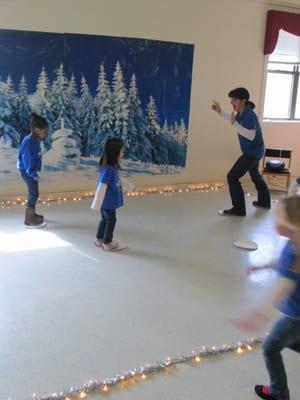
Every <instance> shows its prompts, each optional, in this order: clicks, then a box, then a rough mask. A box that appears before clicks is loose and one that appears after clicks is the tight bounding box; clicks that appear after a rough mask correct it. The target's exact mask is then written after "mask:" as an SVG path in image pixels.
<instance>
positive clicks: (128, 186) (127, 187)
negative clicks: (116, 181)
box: [121, 176, 135, 192]
mask: <svg viewBox="0 0 300 400" xmlns="http://www.w3.org/2000/svg"><path fill="white" fill-rule="evenodd" d="M121 182H122V188H123V191H125V192H133V191H134V189H135V185H134V183H132V182H131V181H130V180H129V179H126V178H124V177H123V176H122V177H121Z"/></svg>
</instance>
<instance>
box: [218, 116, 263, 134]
mask: <svg viewBox="0 0 300 400" xmlns="http://www.w3.org/2000/svg"><path fill="white" fill-rule="evenodd" d="M219 115H220V117H221V118H223V119H226V121H229V122H231V115H230V113H228V112H225V111H223V110H221V112H220V114H219ZM233 126H234V127H235V128H236V129H237V133H239V134H240V135H242V136H244V137H245V138H246V139H248V140H251V141H252V140H254V138H255V135H256V131H255V129H247V128H244V127H243V126H242V125H240V124H239V123H238V122H235V123H234V124H233Z"/></svg>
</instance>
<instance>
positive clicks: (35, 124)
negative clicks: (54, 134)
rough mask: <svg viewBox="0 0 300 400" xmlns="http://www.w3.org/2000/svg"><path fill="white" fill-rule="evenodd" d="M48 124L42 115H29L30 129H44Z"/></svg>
mask: <svg viewBox="0 0 300 400" xmlns="http://www.w3.org/2000/svg"><path fill="white" fill-rule="evenodd" d="M48 126H49V124H48V122H47V121H46V119H45V118H44V117H40V116H39V115H37V114H36V113H32V114H31V115H30V128H31V130H32V131H34V130H35V129H46V128H48Z"/></svg>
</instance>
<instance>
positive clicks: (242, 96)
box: [228, 87, 255, 110]
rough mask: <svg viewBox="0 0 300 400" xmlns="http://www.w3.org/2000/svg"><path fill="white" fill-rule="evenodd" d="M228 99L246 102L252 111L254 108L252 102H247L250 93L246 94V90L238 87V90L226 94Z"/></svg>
mask: <svg viewBox="0 0 300 400" xmlns="http://www.w3.org/2000/svg"><path fill="white" fill-rule="evenodd" d="M228 97H230V98H232V99H239V100H246V105H247V106H249V107H250V108H251V109H252V110H254V108H255V104H254V103H253V102H252V101H249V99H250V93H249V92H248V90H247V89H245V88H243V87H239V88H236V89H233V90H231V91H230V92H229V93H228Z"/></svg>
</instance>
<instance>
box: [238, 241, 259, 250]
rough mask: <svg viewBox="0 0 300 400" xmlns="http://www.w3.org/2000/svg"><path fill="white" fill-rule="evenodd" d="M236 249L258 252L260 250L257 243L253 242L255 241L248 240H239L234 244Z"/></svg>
mask: <svg viewBox="0 0 300 400" xmlns="http://www.w3.org/2000/svg"><path fill="white" fill-rule="evenodd" d="M233 244H234V245H235V246H236V247H239V248H240V249H244V250H251V251H253V250H257V249H258V244H257V243H256V242H253V240H246V239H240V240H237V241H236V242H234V243H233Z"/></svg>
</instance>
